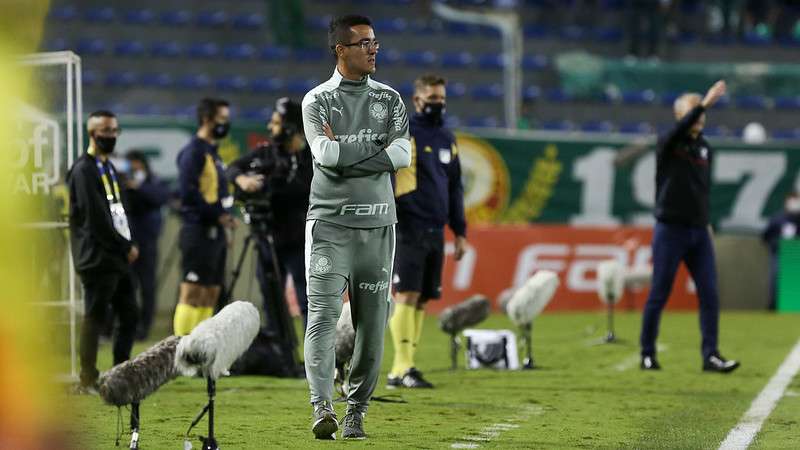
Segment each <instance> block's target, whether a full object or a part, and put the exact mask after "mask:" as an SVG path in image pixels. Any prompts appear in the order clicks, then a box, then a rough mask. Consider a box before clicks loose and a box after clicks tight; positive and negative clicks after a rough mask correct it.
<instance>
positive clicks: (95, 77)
mask: <svg viewBox="0 0 800 450" xmlns="http://www.w3.org/2000/svg"><path fill="white" fill-rule="evenodd" d="M99 80H100V73H99V72H98V71H96V70H92V69H88V70H84V71H82V72H81V81H82V83H83V86H84V87H93V86H95V85H96V84H97V82H98V81H99Z"/></svg>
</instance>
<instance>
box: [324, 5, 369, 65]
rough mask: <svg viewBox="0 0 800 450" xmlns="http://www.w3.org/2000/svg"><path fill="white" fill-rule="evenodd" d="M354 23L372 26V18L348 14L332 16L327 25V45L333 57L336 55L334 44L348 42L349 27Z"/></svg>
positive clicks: (354, 24)
mask: <svg viewBox="0 0 800 450" xmlns="http://www.w3.org/2000/svg"><path fill="white" fill-rule="evenodd" d="M356 25H367V26H370V27H371V26H372V20H370V18H369V17H367V16H359V15H356V14H348V15H346V16H339V17H334V18H333V19H331V23H330V25H328V47H330V49H331V53H332V54H333V57H334V59H335V58H337V56H336V44H349V43H350V36H351V32H350V28H352V27H354V26H356Z"/></svg>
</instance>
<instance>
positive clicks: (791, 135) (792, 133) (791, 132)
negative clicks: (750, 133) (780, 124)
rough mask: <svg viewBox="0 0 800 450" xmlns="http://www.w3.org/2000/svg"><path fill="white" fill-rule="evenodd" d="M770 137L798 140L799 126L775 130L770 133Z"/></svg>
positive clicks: (799, 136) (799, 138) (799, 137)
mask: <svg viewBox="0 0 800 450" xmlns="http://www.w3.org/2000/svg"><path fill="white" fill-rule="evenodd" d="M772 138H773V139H781V140H787V141H800V128H789V129H781V130H775V131H774V132H773V133H772Z"/></svg>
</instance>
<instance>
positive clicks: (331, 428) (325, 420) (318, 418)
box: [311, 401, 339, 439]
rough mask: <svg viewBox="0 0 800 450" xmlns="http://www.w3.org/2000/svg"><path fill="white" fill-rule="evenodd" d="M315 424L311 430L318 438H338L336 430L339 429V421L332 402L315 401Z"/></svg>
mask: <svg viewBox="0 0 800 450" xmlns="http://www.w3.org/2000/svg"><path fill="white" fill-rule="evenodd" d="M313 406H314V417H313V418H314V424H313V425H312V426H311V432H312V433H314V437H315V438H317V439H336V430H338V429H339V422H338V421H337V420H336V411H334V410H333V404H332V403H331V402H326V401H322V402H317V403H314V405H313Z"/></svg>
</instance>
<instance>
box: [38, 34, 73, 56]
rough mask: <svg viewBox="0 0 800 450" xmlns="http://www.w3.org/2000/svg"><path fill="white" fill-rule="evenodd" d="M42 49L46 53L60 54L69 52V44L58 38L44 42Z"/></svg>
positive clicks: (65, 40)
mask: <svg viewBox="0 0 800 450" xmlns="http://www.w3.org/2000/svg"><path fill="white" fill-rule="evenodd" d="M42 48H43V49H44V50H46V51H48V52H60V51H63V50H69V49H70V43H69V41H68V40H67V39H64V38H61V37H59V38H55V39H50V40H48V41H46V42H44V44H43V45H42Z"/></svg>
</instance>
